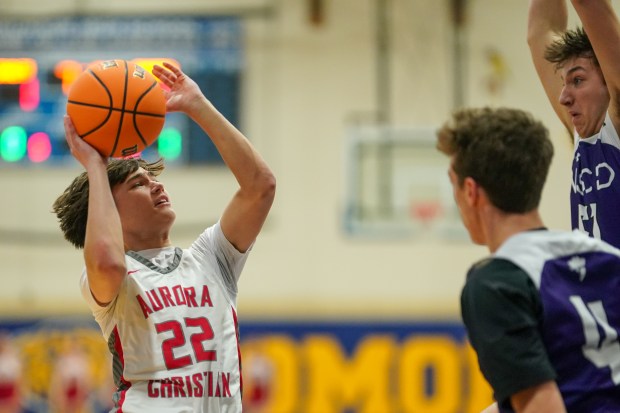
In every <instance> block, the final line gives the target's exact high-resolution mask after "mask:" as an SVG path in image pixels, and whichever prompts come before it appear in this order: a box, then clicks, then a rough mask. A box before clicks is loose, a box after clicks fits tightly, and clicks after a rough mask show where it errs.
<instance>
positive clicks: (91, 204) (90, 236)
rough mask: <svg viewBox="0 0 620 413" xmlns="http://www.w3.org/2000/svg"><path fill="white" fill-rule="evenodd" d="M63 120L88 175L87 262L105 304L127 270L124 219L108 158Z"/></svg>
mask: <svg viewBox="0 0 620 413" xmlns="http://www.w3.org/2000/svg"><path fill="white" fill-rule="evenodd" d="M64 123H65V137H66V140H67V143H68V144H69V147H70V148H71V154H72V155H73V156H74V157H75V158H76V159H77V160H78V161H79V162H80V163H81V164H82V166H84V168H85V169H86V173H87V174H88V187H89V189H88V218H87V221H86V238H85V240H84V262H85V263H86V273H87V274H88V284H89V287H90V291H91V293H92V294H93V297H94V298H95V300H97V302H98V303H99V304H102V305H104V304H107V303H109V302H111V301H112V300H113V299H114V298H115V297H116V295H117V294H118V291H119V289H120V286H121V284H122V282H123V279H124V278H125V275H126V271H127V268H126V264H125V248H124V244H123V232H122V227H121V220H120V217H119V215H118V211H117V209H116V205H115V203H114V198H113V197H112V192H111V190H110V183H109V181H108V174H107V170H106V168H107V161H106V159H105V158H104V157H102V156H101V155H100V154H99V153H98V152H97V151H96V150H95V149H94V148H93V147H92V146H90V145H88V144H87V143H86V142H85V141H84V140H83V139H82V138H80V137H79V136H78V134H77V132H76V131H75V128H74V127H73V123H72V122H71V120H70V119H69V117H68V116H65V119H64Z"/></svg>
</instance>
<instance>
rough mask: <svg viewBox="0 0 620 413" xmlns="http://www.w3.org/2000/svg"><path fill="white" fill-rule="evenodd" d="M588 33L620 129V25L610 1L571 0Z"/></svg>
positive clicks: (615, 120) (611, 112)
mask: <svg viewBox="0 0 620 413" xmlns="http://www.w3.org/2000/svg"><path fill="white" fill-rule="evenodd" d="M571 1H572V3H573V7H574V8H575V11H576V12H577V14H578V15H579V19H580V20H581V23H582V24H583V28H584V29H585V31H586V33H587V34H588V38H589V39H590V43H592V48H593V49H594V53H596V58H597V59H598V62H599V64H600V66H601V70H602V71H603V76H604V77H605V82H606V83H607V89H608V90H609V94H610V97H611V101H610V108H609V109H610V110H609V113H610V116H611V117H612V121H613V123H614V126H615V128H616V130H620V129H619V128H620V113H619V112H620V24H619V23H618V16H617V15H616V13H615V12H614V9H613V6H612V4H611V2H610V1H609V0H571Z"/></svg>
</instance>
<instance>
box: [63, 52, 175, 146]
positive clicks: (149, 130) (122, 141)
mask: <svg viewBox="0 0 620 413" xmlns="http://www.w3.org/2000/svg"><path fill="white" fill-rule="evenodd" d="M138 72H140V73H138ZM143 72H144V74H143ZM80 76H81V79H77V80H76V82H75V84H74V85H73V86H72V90H71V91H70V93H69V96H68V99H67V113H68V114H69V115H70V116H71V117H72V119H73V121H74V124H75V125H76V129H77V130H78V133H79V135H80V136H81V137H82V138H83V139H84V140H85V141H87V142H88V143H89V144H91V145H92V146H94V147H95V148H96V149H97V150H98V151H99V152H101V153H102V154H103V155H104V156H109V157H125V156H131V155H133V154H135V153H137V152H141V151H142V150H144V148H146V147H147V146H149V145H151V144H152V143H153V142H154V141H155V140H156V139H157V136H158V135H159V132H160V131H161V129H162V127H163V124H164V122H165V118H166V107H165V106H166V103H165V96H164V93H163V90H162V89H161V88H159V85H158V82H157V80H156V79H154V78H153V76H152V75H151V74H150V73H149V72H145V71H144V70H143V69H142V68H141V67H140V66H138V65H136V64H135V63H133V62H129V61H126V60H123V59H118V60H107V61H103V62H99V63H96V64H93V65H91V66H90V67H89V68H87V69H86V70H85V71H84V72H83V74H82V75H80ZM101 87H103V88H101ZM72 91H73V92H74V93H73V95H72ZM84 130H86V133H82V132H81V131H84Z"/></svg>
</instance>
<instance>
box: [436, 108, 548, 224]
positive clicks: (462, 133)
mask: <svg viewBox="0 0 620 413" xmlns="http://www.w3.org/2000/svg"><path fill="white" fill-rule="evenodd" d="M437 149H439V150H440V151H441V152H443V153H445V154H446V155H448V156H450V157H452V158H453V160H452V169H453V171H454V172H455V173H456V175H457V177H458V181H459V184H463V181H464V180H465V178H466V177H471V178H473V179H474V180H475V181H476V182H477V183H478V184H479V185H480V186H481V187H482V188H484V190H485V192H486V193H487V195H488V197H489V199H490V200H491V202H492V203H493V205H495V206H496V207H497V208H499V209H500V210H502V211H504V212H508V213H526V212H529V211H532V210H534V209H535V208H537V207H538V204H539V203H540V197H541V194H542V189H543V186H544V184H545V180H546V178H547V173H548V171H549V166H550V164H551V160H552V158H553V144H552V143H551V140H550V139H549V132H548V131H547V129H546V128H545V127H544V126H543V124H542V123H541V122H539V121H537V120H535V119H534V118H533V117H532V116H531V115H530V114H529V113H527V112H524V111H522V110H518V109H509V108H497V109H491V108H488V107H486V108H479V109H462V110H459V111H456V112H455V113H454V114H453V116H452V118H451V119H450V120H449V121H448V122H447V123H446V124H445V125H444V126H443V127H442V128H441V129H440V130H439V131H438V132H437Z"/></svg>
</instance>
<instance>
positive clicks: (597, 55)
mask: <svg viewBox="0 0 620 413" xmlns="http://www.w3.org/2000/svg"><path fill="white" fill-rule="evenodd" d="M572 3H573V6H574V8H575V10H576V12H577V14H578V15H579V18H580V20H581V22H582V24H583V29H582V28H578V29H575V30H566V29H567V22H568V11H567V7H566V0H530V10H529V20H528V43H529V46H530V51H531V54H532V60H533V62H534V66H535V67H536V71H537V73H538V76H539V78H540V80H541V82H542V85H543V87H544V89H545V92H546V94H547V97H548V98H549V100H550V102H551V105H552V106H553V109H554V110H555V112H556V114H557V115H558V117H559V118H560V120H561V121H562V123H563V124H564V126H566V128H567V129H568V130H569V131H570V132H571V134H573V135H574V137H575V153H574V161H573V169H572V173H573V181H572V187H571V196H570V203H571V223H572V227H573V229H579V230H581V231H583V232H586V233H587V234H589V235H590V236H593V237H595V238H601V239H603V240H605V241H607V242H609V243H610V244H612V245H614V246H616V247H620V220H618V219H617V218H616V215H617V211H618V210H619V208H618V207H620V179H618V178H620V175H619V176H618V177H616V171H619V172H620V151H619V148H620V139H618V133H617V131H618V130H619V129H618V128H619V127H620V110H619V109H620V105H619V103H620V94H619V91H620V63H619V62H620V24H619V23H618V19H617V16H616V14H615V13H614V10H613V8H612V5H611V1H610V0H596V1H592V0H590V1H588V0H572ZM586 33H587V35H586Z"/></svg>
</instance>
